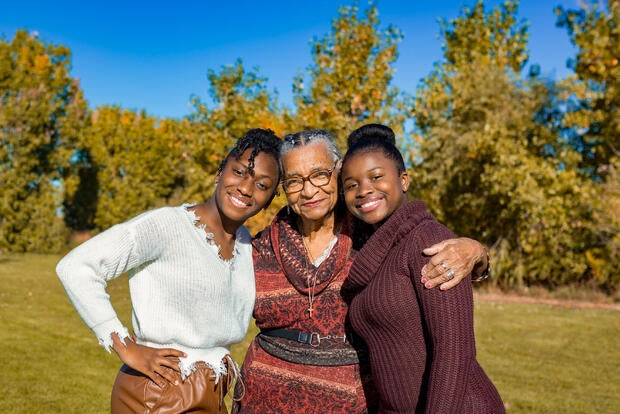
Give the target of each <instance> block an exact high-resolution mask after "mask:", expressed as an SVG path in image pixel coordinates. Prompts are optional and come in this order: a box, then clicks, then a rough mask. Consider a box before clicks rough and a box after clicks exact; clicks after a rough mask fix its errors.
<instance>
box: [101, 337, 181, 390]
mask: <svg viewBox="0 0 620 414" xmlns="http://www.w3.org/2000/svg"><path fill="white" fill-rule="evenodd" d="M112 341H113V348H114V351H115V352H116V354H117V355H118V357H119V358H120V360H121V361H123V363H124V364H126V365H128V366H130V367H131V368H133V369H135V370H136V371H140V372H141V373H143V374H144V375H146V376H147V377H149V378H150V379H151V380H152V381H153V382H155V383H156V384H157V385H159V386H160V387H163V386H164V385H166V381H168V382H170V383H172V384H175V385H176V384H178V377H177V376H175V375H174V373H173V372H172V371H176V372H180V370H179V358H181V357H185V356H186V355H185V353H184V352H181V351H179V350H176V349H172V348H162V349H160V348H152V347H150V346H145V345H139V344H137V343H135V342H134V340H133V338H132V339H129V338H125V344H124V345H123V342H121V340H120V338H119V337H118V335H117V334H115V333H114V334H112Z"/></svg>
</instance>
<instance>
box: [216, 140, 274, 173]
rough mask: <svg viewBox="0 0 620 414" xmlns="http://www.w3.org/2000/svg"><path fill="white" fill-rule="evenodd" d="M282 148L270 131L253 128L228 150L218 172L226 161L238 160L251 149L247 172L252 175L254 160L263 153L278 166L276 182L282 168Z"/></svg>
mask: <svg viewBox="0 0 620 414" xmlns="http://www.w3.org/2000/svg"><path fill="white" fill-rule="evenodd" d="M281 146H282V140H281V139H280V137H278V136H277V135H276V134H275V133H274V132H273V131H272V130H270V129H261V128H254V129H250V130H249V131H248V132H246V133H245V135H244V136H242V137H241V138H239V139H238V140H237V143H236V144H235V146H234V147H233V149H231V150H230V152H229V153H228V155H226V158H224V159H223V160H222V163H221V164H220V166H219V167H218V171H222V170H223V169H224V167H225V166H226V164H227V163H228V160H229V159H230V158H231V157H233V158H234V159H236V160H238V159H239V158H240V157H241V155H242V154H243V153H244V152H245V151H246V150H248V149H250V148H252V153H251V154H250V157H249V159H248V162H249V165H248V172H249V173H250V174H253V173H254V159H255V158H256V156H257V155H258V154H259V153H261V152H264V153H266V154H268V155H271V156H272V157H273V158H274V159H275V160H276V163H277V164H278V181H279V180H280V178H281V177H282V168H281V166H280V147H281Z"/></svg>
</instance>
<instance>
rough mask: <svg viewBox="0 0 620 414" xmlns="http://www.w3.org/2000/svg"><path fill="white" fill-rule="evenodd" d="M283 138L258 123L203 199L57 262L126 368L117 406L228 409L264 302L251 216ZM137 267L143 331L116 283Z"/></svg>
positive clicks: (273, 180)
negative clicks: (258, 296) (116, 294)
mask: <svg viewBox="0 0 620 414" xmlns="http://www.w3.org/2000/svg"><path fill="white" fill-rule="evenodd" d="M280 143H281V141H280V139H279V138H278V137H277V136H275V134H274V133H273V132H272V131H270V130H262V129H254V130H250V131H248V133H247V134H246V135H245V136H244V137H242V138H240V139H239V141H238V142H237V145H236V146H235V148H234V149H233V150H232V151H231V152H230V153H229V154H228V155H227V156H226V158H225V159H224V161H223V162H222V164H221V165H220V168H219V171H218V173H217V176H216V179H215V181H216V189H215V193H214V195H213V196H212V197H211V198H210V199H208V200H207V201H205V202H204V203H201V204H195V205H188V204H185V205H183V206H179V207H163V208H159V209H155V210H151V211H148V212H146V213H143V214H141V215H139V216H137V217H135V218H133V219H131V220H128V221H126V222H124V223H121V224H118V225H115V226H113V227H111V228H110V229H108V230H106V231H104V232H102V233H100V234H99V235H97V236H95V237H93V238H92V239H90V240H88V241H86V242H84V243H83V244H81V245H80V246H78V247H77V248H75V249H74V250H72V251H71V252H70V253H69V254H67V256H65V257H64V258H63V259H62V260H61V261H60V262H59V263H58V266H57V269H56V270H57V273H58V276H59V277H60V280H61V281H62V283H63V285H64V287H65V290H66V292H67V295H68V296H69V298H70V300H71V302H72V303H73V305H74V306H75V308H76V310H77V311H78V313H79V315H80V316H81V317H82V319H83V320H84V322H85V323H86V324H87V325H88V327H89V328H91V329H92V330H93V331H94V333H95V335H96V336H97V338H98V339H99V343H100V344H101V345H103V346H104V347H105V348H106V349H107V350H108V351H109V350H110V348H112V349H113V350H114V351H115V352H116V354H117V355H118V357H119V358H120V360H121V361H122V362H123V366H122V368H121V370H120V372H119V374H118V376H117V378H116V381H115V384H114V387H113V390H112V401H111V408H112V412H113V413H128V412H158V413H169V412H170V413H180V412H186V411H192V412H208V413H225V412H226V407H225V405H224V404H223V402H222V400H223V396H224V394H225V393H226V392H227V390H228V386H229V385H231V382H232V380H233V378H235V377H236V375H237V373H238V368H237V367H236V365H235V363H234V361H233V360H232V359H231V357H230V355H229V347H230V345H231V344H233V343H236V342H239V341H241V340H242V339H243V338H244V336H245V334H246V331H247V328H248V324H249V322H250V317H251V315H252V309H253V306H254V296H255V285H254V271H253V265H252V245H251V236H250V234H249V232H248V231H247V229H246V228H245V227H243V223H244V222H245V220H247V219H248V218H249V217H251V216H253V215H255V214H256V213H258V212H259V211H260V210H261V209H263V208H265V207H266V206H267V205H269V203H270V202H271V200H272V198H273V196H274V194H275V192H276V188H277V186H278V182H279V179H280V167H279V164H278V155H279V148H280ZM125 272H127V273H128V277H129V288H130V294H131V302H132V308H133V309H132V325H133V334H130V333H129V331H128V329H127V328H126V327H125V326H124V325H123V323H122V322H121V321H120V320H119V319H118V317H117V315H116V312H115V311H114V309H113V307H112V305H111V303H110V300H109V296H108V294H107V292H106V283H107V281H108V280H111V279H114V278H116V277H118V276H120V275H121V274H123V273H125Z"/></svg>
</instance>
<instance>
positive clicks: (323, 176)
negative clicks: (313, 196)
mask: <svg viewBox="0 0 620 414" xmlns="http://www.w3.org/2000/svg"><path fill="white" fill-rule="evenodd" d="M337 164H338V161H336V163H334V166H333V167H332V168H331V169H329V170H318V171H315V172H313V173H312V174H310V175H308V176H306V177H302V176H295V177H289V178H287V179H285V180H284V181H282V188H283V189H284V192H285V193H287V194H291V193H297V192H299V191H301V190H303V188H304V184H305V183H306V181H310V184H312V185H313V186H315V187H323V186H324V185H327V183H329V180H330V179H331V178H332V173H333V172H334V170H335V169H336V165H337Z"/></svg>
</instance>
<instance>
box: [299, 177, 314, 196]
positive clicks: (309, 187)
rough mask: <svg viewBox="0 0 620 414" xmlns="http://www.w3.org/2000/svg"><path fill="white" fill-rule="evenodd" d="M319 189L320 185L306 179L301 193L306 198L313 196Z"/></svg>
mask: <svg viewBox="0 0 620 414" xmlns="http://www.w3.org/2000/svg"><path fill="white" fill-rule="evenodd" d="M317 191H318V187H316V186H315V185H314V184H312V183H311V182H310V180H304V183H303V187H302V188H301V194H302V195H303V196H304V197H306V198H312V197H313V196H314V195H315V194H316V192H317Z"/></svg>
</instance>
